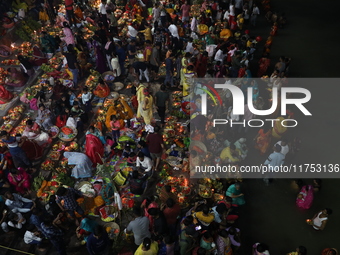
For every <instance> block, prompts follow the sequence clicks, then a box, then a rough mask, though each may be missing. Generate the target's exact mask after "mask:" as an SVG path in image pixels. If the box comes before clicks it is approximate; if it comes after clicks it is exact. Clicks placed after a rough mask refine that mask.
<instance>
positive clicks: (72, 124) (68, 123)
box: [66, 117, 77, 129]
mask: <svg viewBox="0 0 340 255" xmlns="http://www.w3.org/2000/svg"><path fill="white" fill-rule="evenodd" d="M66 126H68V127H71V128H74V129H77V122H76V120H75V119H74V118H73V117H68V119H67V121H66Z"/></svg>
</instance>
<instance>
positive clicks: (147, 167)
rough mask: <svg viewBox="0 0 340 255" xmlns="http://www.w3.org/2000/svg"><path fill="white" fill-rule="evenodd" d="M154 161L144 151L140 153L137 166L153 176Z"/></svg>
mask: <svg viewBox="0 0 340 255" xmlns="http://www.w3.org/2000/svg"><path fill="white" fill-rule="evenodd" d="M152 166H153V164H152V161H151V159H150V158H148V157H145V155H144V153H143V152H139V153H138V157H137V160H136V167H137V168H139V169H140V170H142V172H144V173H145V174H146V175H149V176H151V174H152V171H151V170H152Z"/></svg>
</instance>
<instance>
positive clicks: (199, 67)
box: [196, 51, 208, 78]
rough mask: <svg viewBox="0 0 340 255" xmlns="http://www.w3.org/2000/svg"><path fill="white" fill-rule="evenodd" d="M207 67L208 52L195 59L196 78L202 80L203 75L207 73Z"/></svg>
mask: <svg viewBox="0 0 340 255" xmlns="http://www.w3.org/2000/svg"><path fill="white" fill-rule="evenodd" d="M207 67H208V52H206V51H205V52H203V54H201V55H200V56H199V57H198V59H197V63H196V72H197V77H198V78H204V76H205V74H206V73H207Z"/></svg>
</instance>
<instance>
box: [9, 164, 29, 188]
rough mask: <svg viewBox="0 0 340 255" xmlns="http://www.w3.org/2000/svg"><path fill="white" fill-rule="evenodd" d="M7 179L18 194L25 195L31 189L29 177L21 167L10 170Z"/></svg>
mask: <svg viewBox="0 0 340 255" xmlns="http://www.w3.org/2000/svg"><path fill="white" fill-rule="evenodd" d="M7 178H8V181H9V183H10V184H11V185H12V186H14V188H15V190H16V192H18V193H19V194H25V193H26V192H28V191H29V190H30V189H31V176H30V175H29V174H28V173H26V171H25V170H24V169H23V168H21V167H19V168H18V169H15V168H13V169H11V171H10V173H9V174H8V176H7Z"/></svg>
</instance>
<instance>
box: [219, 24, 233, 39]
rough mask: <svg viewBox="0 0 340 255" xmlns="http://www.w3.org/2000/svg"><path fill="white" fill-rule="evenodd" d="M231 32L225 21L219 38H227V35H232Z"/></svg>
mask: <svg viewBox="0 0 340 255" xmlns="http://www.w3.org/2000/svg"><path fill="white" fill-rule="evenodd" d="M232 36H233V33H232V32H231V30H230V29H229V28H228V24H227V23H226V24H225V25H224V28H223V29H222V31H221V32H220V38H221V39H223V40H225V41H226V40H228V38H229V37H232Z"/></svg>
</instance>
